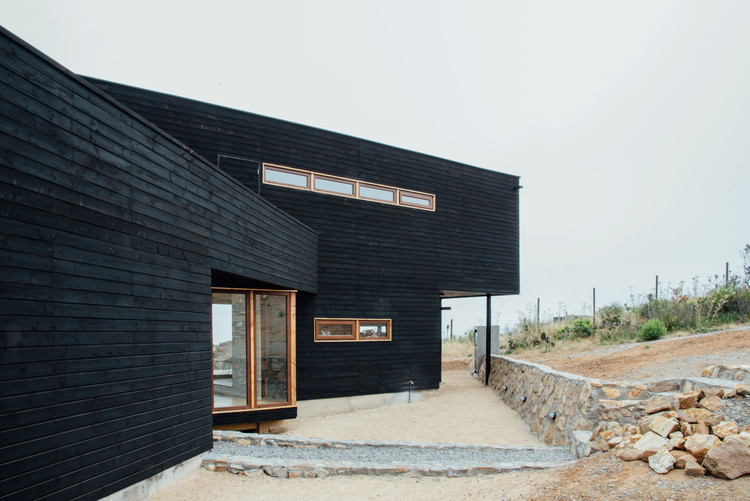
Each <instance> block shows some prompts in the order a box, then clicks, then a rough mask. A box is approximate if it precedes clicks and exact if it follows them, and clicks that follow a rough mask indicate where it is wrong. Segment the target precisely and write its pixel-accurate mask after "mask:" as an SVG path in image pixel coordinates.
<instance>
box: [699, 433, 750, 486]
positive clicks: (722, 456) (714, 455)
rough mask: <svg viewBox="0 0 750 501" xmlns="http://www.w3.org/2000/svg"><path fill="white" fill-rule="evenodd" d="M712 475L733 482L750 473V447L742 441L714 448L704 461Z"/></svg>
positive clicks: (728, 442) (737, 440) (734, 441)
mask: <svg viewBox="0 0 750 501" xmlns="http://www.w3.org/2000/svg"><path fill="white" fill-rule="evenodd" d="M703 467H704V468H706V469H707V470H708V471H709V472H710V473H711V475H713V476H714V477H719V478H726V479H728V480H732V479H734V478H737V477H740V476H742V475H746V474H748V473H750V447H748V445H747V444H745V442H744V441H743V440H741V439H735V440H728V441H727V442H725V443H724V444H722V445H720V446H718V447H713V448H712V449H711V450H709V451H708V453H707V454H706V457H705V459H704V460H703Z"/></svg>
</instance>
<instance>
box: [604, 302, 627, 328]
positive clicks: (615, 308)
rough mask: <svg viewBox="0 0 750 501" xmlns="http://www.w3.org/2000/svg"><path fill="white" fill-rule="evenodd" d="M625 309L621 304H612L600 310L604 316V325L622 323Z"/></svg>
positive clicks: (611, 325)
mask: <svg viewBox="0 0 750 501" xmlns="http://www.w3.org/2000/svg"><path fill="white" fill-rule="evenodd" d="M624 314H625V311H624V310H623V308H622V306H620V305H619V304H610V305H609V306H605V307H604V308H601V309H600V310H599V315H601V318H602V327H610V328H612V327H617V326H618V325H620V324H621V323H622V318H623V315H624Z"/></svg>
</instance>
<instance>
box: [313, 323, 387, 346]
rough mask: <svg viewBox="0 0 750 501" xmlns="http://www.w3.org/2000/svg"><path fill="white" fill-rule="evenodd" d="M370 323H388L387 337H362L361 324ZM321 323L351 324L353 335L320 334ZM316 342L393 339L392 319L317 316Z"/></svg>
mask: <svg viewBox="0 0 750 501" xmlns="http://www.w3.org/2000/svg"><path fill="white" fill-rule="evenodd" d="M368 323H381V324H382V323H384V324H386V330H387V332H388V335H387V336H386V337H373V338H361V337H360V332H359V330H360V326H361V325H362V324H368ZM321 324H332V325H351V326H352V335H351V336H319V335H318V332H319V328H318V326H319V325H321ZM314 328H315V331H314V336H315V342H316V343H340V342H355V343H356V342H363V343H370V342H383V341H391V340H392V339H393V330H392V321H391V319H390V318H316V319H315V326H314Z"/></svg>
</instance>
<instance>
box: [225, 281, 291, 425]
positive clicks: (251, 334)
mask: <svg viewBox="0 0 750 501" xmlns="http://www.w3.org/2000/svg"><path fill="white" fill-rule="evenodd" d="M296 292H297V291H296V290H280V289H246V288H229V287H212V288H211V294H212V295H213V294H214V293H219V294H221V293H234V294H237V293H241V294H244V295H245V308H246V311H245V314H246V323H245V329H246V330H245V343H246V347H245V350H246V356H247V378H248V382H247V391H248V395H247V405H243V406H234V407H218V408H217V407H213V402H214V400H213V396H214V395H213V392H214V385H213V355H212V361H211V371H212V377H211V405H212V411H213V413H214V414H224V413H232V412H248V411H254V410H269V409H283V408H288V407H294V406H295V405H296V400H297V359H296V358H297V357H296V355H297V350H296V318H297V301H296ZM257 294H269V295H275V296H282V297H284V298H285V299H286V308H287V320H286V323H287V329H286V332H287V343H286V345H287V349H286V357H287V359H286V366H287V371H286V377H287V401H286V402H281V403H279V402H274V403H269V404H259V403H258V375H259V374H258V371H259V370H260V368H259V367H258V362H257V357H258V346H257V332H256V330H257V327H258V323H257V315H256V312H255V307H256V304H257V299H256V296H257ZM211 337H212V345H213V332H212V336H211Z"/></svg>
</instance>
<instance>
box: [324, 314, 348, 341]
mask: <svg viewBox="0 0 750 501" xmlns="http://www.w3.org/2000/svg"><path fill="white" fill-rule="evenodd" d="M315 339H321V340H332V339H338V340H347V339H348V340H355V339H356V336H355V332H354V324H353V322H352V321H351V320H325V319H317V320H315Z"/></svg>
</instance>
